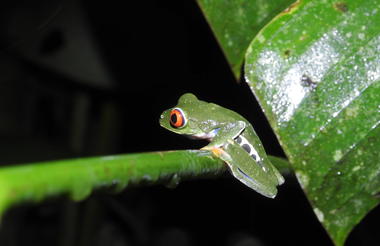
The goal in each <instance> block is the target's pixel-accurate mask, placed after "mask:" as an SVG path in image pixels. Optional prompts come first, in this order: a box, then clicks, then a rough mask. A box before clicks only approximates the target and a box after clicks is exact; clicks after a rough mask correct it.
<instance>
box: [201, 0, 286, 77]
mask: <svg viewBox="0 0 380 246" xmlns="http://www.w3.org/2000/svg"><path fill="white" fill-rule="evenodd" d="M292 2H293V0H223V1H219V0H198V4H199V6H200V7H201V9H202V11H203V12H204V13H205V16H206V18H207V21H208V22H209V23H210V26H211V28H212V30H213V31H214V34H215V36H216V38H217V39H218V41H219V44H220V46H221V47H222V49H223V52H224V54H225V56H226V58H227V60H228V62H229V64H230V66H231V69H232V71H233V73H234V74H235V76H236V78H239V77H240V71H241V66H242V64H243V61H244V56H245V51H246V49H247V48H248V46H249V44H250V43H251V41H252V39H253V38H254V37H255V35H256V34H257V33H258V32H259V31H260V29H261V28H262V27H263V26H264V25H265V24H266V23H268V21H270V20H271V19H272V18H273V17H274V16H275V15H276V14H278V13H279V12H280V11H281V10H283V9H284V8H285V7H286V6H288V5H289V4H290V3H292ZM221 10H222V11H221Z"/></svg>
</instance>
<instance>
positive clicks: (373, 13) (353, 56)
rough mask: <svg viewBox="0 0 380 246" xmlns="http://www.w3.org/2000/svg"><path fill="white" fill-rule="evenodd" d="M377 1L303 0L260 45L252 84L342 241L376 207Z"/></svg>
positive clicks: (253, 56) (252, 59)
mask: <svg viewBox="0 0 380 246" xmlns="http://www.w3.org/2000/svg"><path fill="white" fill-rule="evenodd" d="M379 7H380V1H379V0H373V1H366V0H361V1H358V0H347V1H332V0H325V1H310V0H304V1H299V2H297V3H296V4H294V5H293V6H292V8H289V9H287V11H285V12H283V13H282V14H281V15H279V16H278V17H276V18H275V19H274V20H273V21H272V22H271V23H270V24H269V25H268V26H266V27H265V28H264V29H263V30H262V31H261V32H260V33H259V34H258V35H257V36H256V38H255V39H254V41H253V42H252V44H251V46H250V47H249V49H248V52H247V57H246V67H245V68H246V69H245V72H246V79H247V82H248V83H249V85H250V86H251V88H252V90H253V91H254V93H255V95H256V96H257V98H258V100H259V101H260V104H261V105H262V107H263V109H264V111H265V113H266V115H267V117H268V118H269V120H270V122H271V125H272V127H273V128H274V129H275V132H276V134H277V136H278V138H279V140H280V142H281V144H282V146H283V148H284V150H285V152H286V154H287V156H288V157H289V159H290V161H291V163H292V165H293V166H294V169H295V171H296V174H297V177H298V180H299V182H300V184H301V185H302V187H303V189H304V191H305V192H306V194H307V196H308V198H309V200H310V202H311V204H312V206H313V209H314V212H315V214H316V215H317V217H318V219H319V220H320V222H321V223H322V224H323V225H324V227H325V228H326V230H327V231H328V233H329V234H330V236H331V238H332V239H333V240H334V242H335V243H336V244H337V245H342V244H343V243H344V241H345V239H346V237H347V235H348V233H349V232H350V231H351V230H352V228H353V227H354V226H355V225H356V224H357V223H359V222H360V220H361V219H362V218H363V217H364V216H365V215H366V214H367V213H368V212H369V211H370V210H371V209H372V208H374V207H375V206H376V205H377V204H378V203H379V196H378V193H379V191H380V151H379V146H380V127H379V122H380V82H379V78H380V28H379V25H380V8H379Z"/></svg>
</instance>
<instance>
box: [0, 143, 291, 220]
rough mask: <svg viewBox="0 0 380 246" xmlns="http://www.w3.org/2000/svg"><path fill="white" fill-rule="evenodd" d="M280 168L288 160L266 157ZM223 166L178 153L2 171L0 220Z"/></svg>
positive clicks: (201, 154) (209, 173)
mask: <svg viewBox="0 0 380 246" xmlns="http://www.w3.org/2000/svg"><path fill="white" fill-rule="evenodd" d="M269 158H270V159H271V161H272V163H273V164H275V165H276V167H278V168H279V169H280V170H285V169H287V167H288V162H287V161H285V160H283V159H281V158H277V157H272V156H269ZM225 170H226V166H225V164H224V163H223V161H221V160H220V159H218V158H214V157H213V156H212V154H211V153H210V152H208V151H199V150H179V151H167V152H153V153H138V154H124V155H115V156H103V157H91V158H78V159H71V160H61V161H50V162H41V163H31V164H24V165H17V166H13V167H3V168H0V217H1V215H2V214H3V213H4V211H6V209H8V208H9V207H11V206H14V205H16V204H20V203H30V202H41V201H43V200H45V199H47V198H50V197H57V196H62V195H65V196H68V197H70V198H71V199H73V200H76V201H78V200H83V199H85V198H86V197H88V196H89V195H90V194H91V193H92V192H93V191H94V190H99V189H101V190H109V191H116V192H117V191H121V190H123V189H125V188H126V187H129V186H131V185H133V186H143V185H153V184H164V185H166V186H168V187H171V188H174V187H175V186H176V185H178V184H179V183H180V181H181V180H187V179H196V178H202V177H215V176H218V175H220V174H221V173H223V172H225Z"/></svg>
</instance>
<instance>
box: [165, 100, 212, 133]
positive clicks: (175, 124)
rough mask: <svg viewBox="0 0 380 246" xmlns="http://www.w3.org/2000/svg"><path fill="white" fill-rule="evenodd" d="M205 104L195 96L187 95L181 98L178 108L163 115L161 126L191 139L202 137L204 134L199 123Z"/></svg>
mask: <svg viewBox="0 0 380 246" xmlns="http://www.w3.org/2000/svg"><path fill="white" fill-rule="evenodd" d="M204 103H205V102H203V101H200V100H198V98H197V97H196V96H195V95H193V94H191V93H186V94H184V95H182V96H181V97H180V98H179V100H178V104H177V106H175V107H173V108H170V109H168V110H165V111H164V112H163V113H162V114H161V116H160V125H161V126H162V127H164V128H166V129H168V130H169V131H172V132H175V133H178V134H182V135H186V136H190V137H196V136H197V135H201V134H202V133H203V132H202V130H201V129H199V127H198V124H197V122H198V118H199V117H198V115H199V113H200V112H201V110H200V109H201V105H202V104H204Z"/></svg>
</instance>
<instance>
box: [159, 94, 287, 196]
mask: <svg viewBox="0 0 380 246" xmlns="http://www.w3.org/2000/svg"><path fill="white" fill-rule="evenodd" d="M160 125H161V126H162V127H164V128H166V129H168V130H170V131H172V132H175V133H178V134H181V135H185V136H188V137H190V138H198V139H207V140H209V141H210V143H209V144H208V145H206V146H205V147H203V148H202V150H208V151H211V152H212V153H213V154H214V155H215V156H216V157H217V158H220V159H222V160H223V161H224V162H226V163H227V166H228V167H229V170H230V171H231V173H232V174H233V176H235V178H237V179H238V180H240V181H241V182H242V183H244V184H245V185H247V186H248V187H250V188H252V189H254V190H255V191H257V192H258V193H260V194H262V195H264V196H266V197H270V198H274V197H275V196H276V194H277V186H278V185H281V184H282V183H284V178H283V177H282V175H281V174H280V172H279V171H278V170H277V169H276V168H275V167H274V166H273V165H272V163H271V162H270V161H269V159H268V157H267V155H266V153H265V150H264V148H263V146H262V144H261V142H260V139H259V138H258V136H257V135H256V133H255V131H254V129H253V127H252V125H251V124H250V123H249V122H248V121H247V120H246V119H245V118H243V117H242V116H241V115H239V114H238V113H236V112H234V111H232V110H229V109H226V108H223V107H221V106H219V105H217V104H214V103H208V102H205V101H201V100H198V98H197V97H196V96H195V95H193V94H191V93H186V94H184V95H182V96H181V97H180V98H179V100H178V104H177V106H175V107H173V108H170V109H168V110H166V111H164V112H163V113H162V114H161V117H160Z"/></svg>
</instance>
